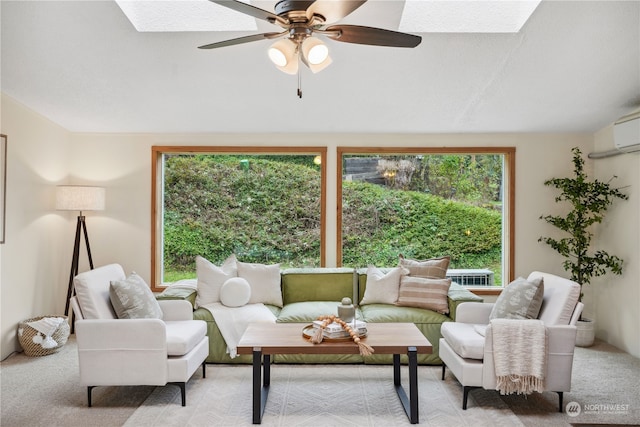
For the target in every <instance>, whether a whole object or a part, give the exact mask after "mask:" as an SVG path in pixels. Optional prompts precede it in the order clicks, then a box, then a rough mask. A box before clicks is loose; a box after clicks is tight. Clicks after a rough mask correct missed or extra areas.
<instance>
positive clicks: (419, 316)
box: [360, 304, 451, 324]
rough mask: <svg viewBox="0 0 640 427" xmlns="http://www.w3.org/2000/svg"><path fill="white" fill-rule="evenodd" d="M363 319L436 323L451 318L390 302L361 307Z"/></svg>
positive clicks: (375, 321)
mask: <svg viewBox="0 0 640 427" xmlns="http://www.w3.org/2000/svg"><path fill="white" fill-rule="evenodd" d="M360 310H361V311H362V319H363V320H364V321H365V322H367V323H389V322H391V323H394V322H401V323H415V324H423V323H435V324H440V323H442V322H448V321H450V320H451V319H450V318H449V317H447V316H445V315H444V314H440V313H436V312H435V311H431V310H425V309H424V308H417V307H399V306H397V305H390V304H368V305H363V306H362V307H360Z"/></svg>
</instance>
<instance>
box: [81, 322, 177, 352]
mask: <svg viewBox="0 0 640 427" xmlns="http://www.w3.org/2000/svg"><path fill="white" fill-rule="evenodd" d="M75 328H76V337H77V343H78V349H79V350H108V349H122V350H133V349H147V348H163V349H164V351H165V354H166V347H167V333H166V330H165V324H164V322H163V321H162V320H160V319H91V320H78V321H77V322H76V323H75Z"/></svg>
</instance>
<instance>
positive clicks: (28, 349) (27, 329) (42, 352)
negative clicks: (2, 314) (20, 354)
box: [18, 316, 69, 356]
mask: <svg viewBox="0 0 640 427" xmlns="http://www.w3.org/2000/svg"><path fill="white" fill-rule="evenodd" d="M49 317H62V318H63V319H64V322H62V323H61V324H60V325H59V326H58V328H57V329H56V330H55V331H54V332H53V334H51V338H53V340H54V341H55V342H56V344H57V345H55V346H53V347H50V348H45V347H43V345H42V344H43V341H44V338H45V337H44V334H43V333H42V332H39V331H38V330H36V329H34V328H33V327H31V326H29V325H28V323H31V322H37V321H38V320H42V319H45V318H49ZM68 338H69V323H68V322H67V316H39V317H34V318H32V319H27V320H23V321H22V322H20V323H19V324H18V340H19V341H20V345H21V346H22V348H23V349H24V354H26V355H27V356H47V355H49V354H53V353H56V352H58V351H59V350H60V349H61V348H62V346H63V345H65V344H66V343H67V339H68Z"/></svg>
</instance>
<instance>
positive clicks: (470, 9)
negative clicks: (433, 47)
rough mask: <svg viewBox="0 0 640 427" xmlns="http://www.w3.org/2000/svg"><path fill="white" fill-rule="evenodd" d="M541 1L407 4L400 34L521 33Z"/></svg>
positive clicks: (415, 0)
mask: <svg viewBox="0 0 640 427" xmlns="http://www.w3.org/2000/svg"><path fill="white" fill-rule="evenodd" d="M538 4H540V0H516V1H513V0H507V1H504V0H493V1H486V0H444V1H442V0H440V1H433V0H406V1H405V5H404V10H403V12H402V19H401V21H400V28H399V30H400V31H403V32H408V33H517V32H518V31H520V29H521V28H522V26H523V25H524V24H525V23H526V22H527V20H528V19H529V17H530V16H531V14H533V11H534V10H536V8H537V7H538Z"/></svg>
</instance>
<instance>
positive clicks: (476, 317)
mask: <svg viewBox="0 0 640 427" xmlns="http://www.w3.org/2000/svg"><path fill="white" fill-rule="evenodd" d="M492 309H493V303H485V302H463V303H461V304H460V305H459V306H458V310H457V311H456V318H455V321H456V322H461V323H474V324H480V325H488V324H489V315H490V314H491V310H492Z"/></svg>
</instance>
